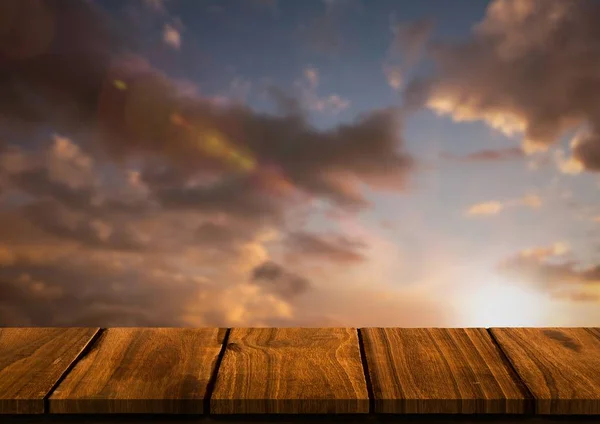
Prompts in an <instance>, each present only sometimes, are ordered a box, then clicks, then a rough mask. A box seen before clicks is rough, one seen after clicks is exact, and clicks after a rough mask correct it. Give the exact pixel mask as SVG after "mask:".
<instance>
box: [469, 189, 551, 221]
mask: <svg viewBox="0 0 600 424" xmlns="http://www.w3.org/2000/svg"><path fill="white" fill-rule="evenodd" d="M542 204H543V202H542V199H541V198H540V197H539V196H537V195H533V194H530V195H526V196H523V197H521V198H518V199H512V200H508V201H505V202H500V201H497V200H493V201H489V202H483V203H477V204H475V205H472V206H470V207H469V208H468V209H467V211H466V215H467V216H478V215H497V214H499V213H500V212H502V211H504V210H506V209H507V208H509V207H519V206H524V207H528V208H530V209H538V208H540V207H541V206H542Z"/></svg>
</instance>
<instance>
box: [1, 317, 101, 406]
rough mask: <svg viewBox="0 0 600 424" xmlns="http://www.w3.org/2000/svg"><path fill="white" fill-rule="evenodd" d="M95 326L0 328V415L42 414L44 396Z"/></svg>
mask: <svg viewBox="0 0 600 424" xmlns="http://www.w3.org/2000/svg"><path fill="white" fill-rule="evenodd" d="M98 331H99V329H98V328H0V414H43V413H44V397H45V396H46V395H48V393H49V392H50V390H51V389H52V387H53V386H54V385H55V384H56V383H57V382H58V380H59V379H60V378H61V376H62V375H63V374H64V373H65V372H66V371H67V370H68V368H69V367H70V366H71V365H72V364H73V362H74V361H75V360H76V359H77V358H78V356H79V355H80V354H81V352H82V351H83V350H84V349H85V347H86V346H87V345H88V344H89V343H90V342H91V341H92V339H93V338H94V336H95V335H96V333H97V332H98Z"/></svg>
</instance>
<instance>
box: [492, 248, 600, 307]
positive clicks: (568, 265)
mask: <svg viewBox="0 0 600 424" xmlns="http://www.w3.org/2000/svg"><path fill="white" fill-rule="evenodd" d="M568 252H569V250H568V246H566V245H565V244H564V243H556V244H554V245H553V246H548V247H537V248H531V249H527V250H524V251H521V252H519V253H517V254H515V255H513V256H511V257H509V258H506V259H505V260H503V261H501V262H500V263H499V264H498V267H497V271H498V273H499V274H500V275H502V276H504V277H506V278H507V279H508V280H511V281H514V282H522V283H524V284H530V285H532V286H533V287H536V288H538V289H539V290H541V291H544V292H548V293H550V294H551V295H553V296H554V297H557V298H567V299H570V300H577V301H584V300H586V301H587V300H594V299H597V295H596V294H594V293H591V292H589V291H587V290H586V288H590V287H592V286H596V285H599V284H600V265H596V266H583V265H582V264H580V263H577V262H575V261H572V260H567V259H566V258H564V256H565V255H566V254H567V253H568Z"/></svg>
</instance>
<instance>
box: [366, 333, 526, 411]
mask: <svg viewBox="0 0 600 424" xmlns="http://www.w3.org/2000/svg"><path fill="white" fill-rule="evenodd" d="M360 331H361V335H362V337H363V340H364V345H365V354H366V359H367V365H368V369H369V375H370V379H371V384H372V386H373V395H374V398H375V412H378V413H423V414H441V413H446V414H459V413H462V414H488V413H494V414H507V413H510V414H522V413H525V412H527V407H528V405H529V404H530V402H531V400H530V399H528V394H527V391H526V389H525V387H523V386H522V384H521V383H520V381H519V379H518V377H517V376H516V375H515V374H514V371H513V370H512V369H511V368H510V365H509V364H508V363H507V362H506V360H505V359H504V358H503V356H502V353H501V351H500V350H499V349H498V347H497V346H496V345H495V343H494V342H493V340H492V339H491V337H490V335H489V334H488V333H487V331H486V330H485V329H481V328H452V329H447V328H368V329H361V330H360Z"/></svg>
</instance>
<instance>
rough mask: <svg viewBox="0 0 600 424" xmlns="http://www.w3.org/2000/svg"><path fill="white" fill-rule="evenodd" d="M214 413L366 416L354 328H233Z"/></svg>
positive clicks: (366, 398)
mask: <svg viewBox="0 0 600 424" xmlns="http://www.w3.org/2000/svg"><path fill="white" fill-rule="evenodd" d="M210 412H211V413H213V414H255V413H279V414H281V413H283V414H286V413H294V414H299V413H305V414H315V413H316V414H318V413H322V414H326V413H368V412H369V396H368V391H367V386H366V381H365V377H364V370H363V367H362V363H361V357H360V347H359V343H358V334H357V331H356V329H352V328H253V329H244V328H234V329H232V330H231V334H230V336H229V343H228V345H227V347H226V349H225V354H224V357H223V361H222V363H221V367H220V369H219V372H218V374H217V380H216V384H215V390H214V392H213V395H212V397H211V400H210Z"/></svg>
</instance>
